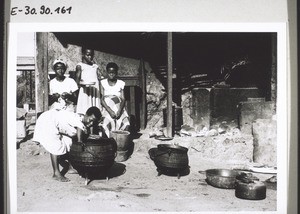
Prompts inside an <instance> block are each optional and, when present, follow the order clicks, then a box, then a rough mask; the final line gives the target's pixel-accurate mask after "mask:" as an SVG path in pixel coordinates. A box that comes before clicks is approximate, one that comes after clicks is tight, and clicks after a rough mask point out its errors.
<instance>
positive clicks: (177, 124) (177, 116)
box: [163, 106, 183, 131]
mask: <svg viewBox="0 0 300 214" xmlns="http://www.w3.org/2000/svg"><path fill="white" fill-rule="evenodd" d="M163 120H164V127H167V109H166V108H165V109H163ZM172 124H173V129H174V130H175V131H180V129H181V126H182V125H183V116H182V108H180V107H175V106H173V113H172Z"/></svg>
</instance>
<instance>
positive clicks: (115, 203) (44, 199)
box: [17, 137, 277, 213]
mask: <svg viewBox="0 0 300 214" xmlns="http://www.w3.org/2000/svg"><path fill="white" fill-rule="evenodd" d="M147 142H148V141H147ZM134 143H135V149H134V152H133V154H132V156H131V158H129V159H128V160H127V161H125V162H119V163H115V164H114V165H113V166H112V168H111V169H110V170H109V171H108V174H107V175H108V177H109V179H108V180H107V179H106V176H103V177H102V178H96V179H94V180H90V181H89V183H88V185H85V179H84V178H82V177H80V176H79V175H78V174H68V173H67V174H66V177H68V178H69V179H70V180H71V181H70V182H66V183H63V182H58V181H55V180H53V179H52V178H51V176H52V167H51V162H50V156H49V153H47V152H46V151H45V150H44V149H43V148H42V147H41V146H39V145H36V144H35V143H33V142H32V141H31V140H30V139H29V140H27V141H25V142H22V143H21V144H20V146H19V148H18V149H17V209H18V212H108V211H110V212H125V211H129V212H136V211H138V212H161V211H162V212H202V211H203V212H204V211H223V212H234V211H254V213H256V212H258V211H276V206H277V197H276V195H277V191H276V188H274V187H272V188H271V187H269V186H268V188H267V193H266V195H267V196H266V199H264V200H258V201H255V200H243V199H239V198H237V197H235V190H234V189H219V188H215V187H212V186H210V185H208V184H207V183H206V181H205V178H206V176H205V174H204V173H201V171H204V170H207V169H210V168H231V167H232V165H226V164H225V163H220V162H213V161H207V160H201V159H200V158H199V156H198V155H197V152H196V151H194V150H192V149H189V151H188V157H189V166H190V172H189V174H187V175H183V176H181V177H180V178H178V177H177V176H168V175H164V174H162V175H159V176H158V172H157V170H156V166H155V165H154V162H153V161H152V160H151V159H150V157H149V155H148V149H149V148H151V147H155V145H157V144H160V143H162V142H159V140H155V139H153V142H152V143H151V144H150V145H149V143H148V144H146V143H145V141H144V140H143V137H141V138H139V139H136V140H134ZM164 143H171V141H168V142H164ZM199 171H200V172H199ZM253 175H255V176H257V177H258V178H259V179H260V180H261V181H264V180H266V179H267V178H270V177H271V176H273V175H272V174H262V173H253Z"/></svg>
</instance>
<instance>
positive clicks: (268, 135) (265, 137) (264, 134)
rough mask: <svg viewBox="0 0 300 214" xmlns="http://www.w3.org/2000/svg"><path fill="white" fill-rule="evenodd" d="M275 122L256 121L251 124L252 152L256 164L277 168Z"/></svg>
mask: <svg viewBox="0 0 300 214" xmlns="http://www.w3.org/2000/svg"><path fill="white" fill-rule="evenodd" d="M276 127H277V122H276V120H272V119H257V120H256V122H254V123H253V138H254V150H253V160H254V162H256V163H260V164H264V165H268V166H277V129H276Z"/></svg>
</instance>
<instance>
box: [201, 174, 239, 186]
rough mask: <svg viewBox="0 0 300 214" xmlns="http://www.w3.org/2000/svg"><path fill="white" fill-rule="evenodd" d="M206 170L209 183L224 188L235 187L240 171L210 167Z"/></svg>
mask: <svg viewBox="0 0 300 214" xmlns="http://www.w3.org/2000/svg"><path fill="white" fill-rule="evenodd" d="M205 172H206V181H207V183H208V184H210V185H211V186H214V187H218V188H223V189H234V188H235V185H236V177H237V176H238V175H239V172H237V171H235V170H230V169H208V170H206V171H205Z"/></svg>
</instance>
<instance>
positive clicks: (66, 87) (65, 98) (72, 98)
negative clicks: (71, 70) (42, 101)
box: [49, 59, 78, 112]
mask: <svg viewBox="0 0 300 214" xmlns="http://www.w3.org/2000/svg"><path fill="white" fill-rule="evenodd" d="M66 69H67V64H66V63H65V62H64V61H63V60H62V59H56V60H54V62H53V70H54V72H55V74H56V77H55V78H53V79H52V80H50V82H49V90H50V93H49V101H50V102H49V104H50V109H66V110H68V111H72V112H75V103H76V100H77V92H78V86H77V84H76V82H75V80H74V79H72V78H69V77H66V76H65V72H66Z"/></svg>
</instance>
